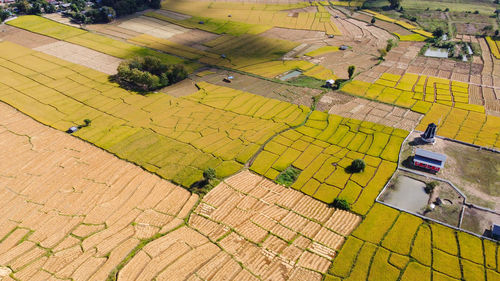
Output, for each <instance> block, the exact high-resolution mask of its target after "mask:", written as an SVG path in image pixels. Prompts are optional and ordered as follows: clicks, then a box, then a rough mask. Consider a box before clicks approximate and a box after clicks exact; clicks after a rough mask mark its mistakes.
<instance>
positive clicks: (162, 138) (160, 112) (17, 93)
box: [0, 42, 309, 186]
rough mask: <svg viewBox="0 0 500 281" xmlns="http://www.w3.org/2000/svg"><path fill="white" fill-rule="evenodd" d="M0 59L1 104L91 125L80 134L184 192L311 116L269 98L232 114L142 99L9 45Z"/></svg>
mask: <svg viewBox="0 0 500 281" xmlns="http://www.w3.org/2000/svg"><path fill="white" fill-rule="evenodd" d="M0 58H1V59H2V68H0V71H1V75H2V77H3V79H2V82H0V88H1V92H0V100H1V101H4V102H6V103H8V104H10V105H12V106H14V107H16V108H19V109H20V110H21V111H23V112H25V113H27V114H29V115H30V116H32V117H33V118H35V119H36V120H38V121H40V122H42V123H44V124H47V125H50V126H52V127H55V128H57V129H59V130H63V131H64V130H67V129H68V128H69V127H70V126H73V125H75V124H81V122H82V121H83V119H85V118H88V119H91V120H92V126H90V127H88V128H85V129H83V130H80V131H78V132H77V133H76V135H77V136H79V137H81V138H83V139H85V140H87V141H89V142H92V143H94V144H96V145H97V146H99V147H102V148H104V149H106V150H108V151H110V152H112V153H114V154H116V155H118V156H119V157H122V158H125V159H128V160H130V161H133V162H135V163H137V164H139V165H141V166H143V167H144V168H146V169H148V170H150V171H152V172H155V173H157V174H159V175H161V176H162V177H164V178H167V179H172V180H173V181H175V182H176V183H179V184H182V185H183V186H190V185H191V184H193V183H194V182H196V181H198V180H200V179H202V171H203V170H204V169H206V168H207V167H214V168H215V169H216V170H217V174H218V176H220V177H225V176H228V175H231V174H233V173H235V172H236V171H238V170H239V169H240V168H241V167H242V166H243V165H242V164H243V163H245V162H247V161H248V160H249V159H250V157H251V156H252V155H253V154H254V153H255V152H256V151H257V150H258V148H259V146H260V145H262V144H263V143H264V142H265V141H266V140H267V139H269V138H270V137H271V136H273V135H274V134H275V133H277V132H279V131H281V130H283V129H285V128H287V127H289V126H295V125H298V124H300V123H301V122H302V121H303V120H304V119H305V116H306V114H307V113H308V112H309V109H308V108H307V107H305V106H297V105H293V104H289V103H285V102H278V104H279V110H278V109H277V108H273V106H275V105H277V104H276V101H274V100H270V99H266V98H263V97H258V98H256V99H254V100H253V102H254V103H252V104H247V105H253V107H252V108H246V109H247V110H248V112H247V111H242V107H241V103H242V102H244V101H245V100H244V98H245V97H248V96H253V95H250V94H247V95H244V94H242V95H241V99H238V100H235V101H234V103H232V104H231V105H229V109H234V112H231V111H229V110H220V109H216V108H213V107H210V106H207V105H203V104H200V103H198V102H194V101H192V100H189V99H177V98H174V97H171V96H168V95H165V94H160V93H158V94H150V95H147V96H141V95H138V94H135V93H130V92H127V91H125V90H123V89H121V88H119V87H118V85H116V84H113V83H110V82H108V77H107V75H104V74H103V73H99V72H96V71H94V70H91V69H88V68H85V67H82V66H78V65H74V64H71V63H69V62H66V61H62V60H59V59H56V58H54V57H51V56H48V55H46V54H43V53H39V52H35V51H32V50H30V49H26V48H23V47H21V46H18V45H15V44H12V43H8V42H2V43H0ZM35 62H36V63H35ZM227 91H228V92H229V93H230V92H234V93H239V92H238V91H235V90H232V89H227ZM255 97H257V96H255Z"/></svg>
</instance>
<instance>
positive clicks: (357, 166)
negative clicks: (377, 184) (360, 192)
mask: <svg viewBox="0 0 500 281" xmlns="http://www.w3.org/2000/svg"><path fill="white" fill-rule="evenodd" d="M365 167H366V164H365V161H363V159H355V160H354V161H352V163H351V166H349V167H348V170H349V172H352V173H360V172H363V171H364V170H365Z"/></svg>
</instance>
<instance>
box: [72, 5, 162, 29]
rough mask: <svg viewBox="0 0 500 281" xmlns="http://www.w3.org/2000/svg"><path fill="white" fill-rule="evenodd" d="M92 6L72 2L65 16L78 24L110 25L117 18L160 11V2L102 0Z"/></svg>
mask: <svg viewBox="0 0 500 281" xmlns="http://www.w3.org/2000/svg"><path fill="white" fill-rule="evenodd" d="M92 2H93V4H92V5H91V6H87V5H86V1H84V0H71V2H70V3H71V6H70V8H71V10H70V11H68V12H65V14H66V15H67V16H69V17H71V19H73V21H75V22H77V23H83V24H85V23H108V22H110V21H112V20H113V19H115V18H116V17H121V16H125V15H130V14H133V13H135V12H137V11H142V10H146V9H149V8H152V9H159V8H160V6H161V5H160V3H161V1H160V0H102V1H97V0H94V1H92Z"/></svg>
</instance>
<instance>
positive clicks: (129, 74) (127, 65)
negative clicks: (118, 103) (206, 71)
mask: <svg viewBox="0 0 500 281" xmlns="http://www.w3.org/2000/svg"><path fill="white" fill-rule="evenodd" d="M187 74H188V73H187V71H186V69H185V68H184V66H183V65H181V64H176V65H173V66H171V65H167V64H165V63H163V62H162V61H161V60H160V59H158V58H156V57H149V56H147V57H136V58H133V59H131V60H128V61H124V62H122V63H120V65H119V66H118V74H117V75H116V76H115V78H116V80H117V81H118V82H119V83H120V85H121V86H122V87H124V88H128V89H132V90H136V91H143V92H146V91H152V90H156V89H159V88H162V87H165V86H168V85H171V84H174V83H176V82H179V81H181V80H183V79H185V78H186V77H187Z"/></svg>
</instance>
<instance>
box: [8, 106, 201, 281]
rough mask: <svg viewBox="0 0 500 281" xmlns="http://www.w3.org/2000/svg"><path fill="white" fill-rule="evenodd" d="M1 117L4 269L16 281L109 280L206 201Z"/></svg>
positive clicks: (18, 117)
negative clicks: (131, 255) (141, 249)
mask: <svg viewBox="0 0 500 281" xmlns="http://www.w3.org/2000/svg"><path fill="white" fill-rule="evenodd" d="M0 117H1V118H0V136H1V137H0V150H1V151H2V154H3V155H8V156H9V157H3V158H2V161H1V162H0V169H1V171H2V172H1V175H0V202H1V208H0V226H1V227H0V266H3V267H5V266H8V267H9V268H10V269H11V270H12V271H13V274H12V277H14V278H16V279H15V280H63V279H68V278H72V280H99V281H101V280H106V278H107V277H108V275H109V274H110V273H112V272H113V270H114V269H115V268H116V267H117V266H118V265H119V264H120V262H121V261H122V260H123V259H125V257H126V256H127V255H128V254H129V253H130V252H131V251H132V250H133V249H134V248H136V247H137V246H138V245H140V244H141V243H144V241H147V240H148V239H151V238H152V237H156V236H158V235H162V234H164V233H167V232H169V231H171V230H172V229H174V228H176V227H177V226H179V225H181V224H183V223H184V221H183V219H185V218H186V217H187V216H188V214H189V211H190V210H191V209H192V208H193V206H194V205H195V203H196V202H197V200H198V196H197V195H192V194H190V193H189V192H188V191H186V190H185V189H183V188H181V187H179V186H175V185H173V184H171V183H169V182H167V181H165V180H162V179H160V178H159V177H158V176H155V175H152V174H150V173H147V172H145V171H144V170H142V169H141V168H139V167H137V166H135V165H133V164H130V163H127V162H125V161H122V160H119V159H118V158H116V157H114V156H113V155H111V154H109V153H106V152H104V151H102V150H100V149H98V148H96V147H94V146H92V145H90V144H87V143H85V142H83V141H81V140H78V139H77V138H74V137H71V136H70V135H68V134H66V133H63V132H60V131H57V130H54V129H51V128H48V127H46V126H43V125H41V124H39V123H37V122H35V121H34V120H33V119H31V118H29V117H27V116H25V115H24V114H22V113H20V112H19V111H16V110H15V109H13V108H11V107H10V106H7V105H5V104H3V103H0ZM2 280H13V279H12V278H10V277H5V278H3V279H2Z"/></svg>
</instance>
